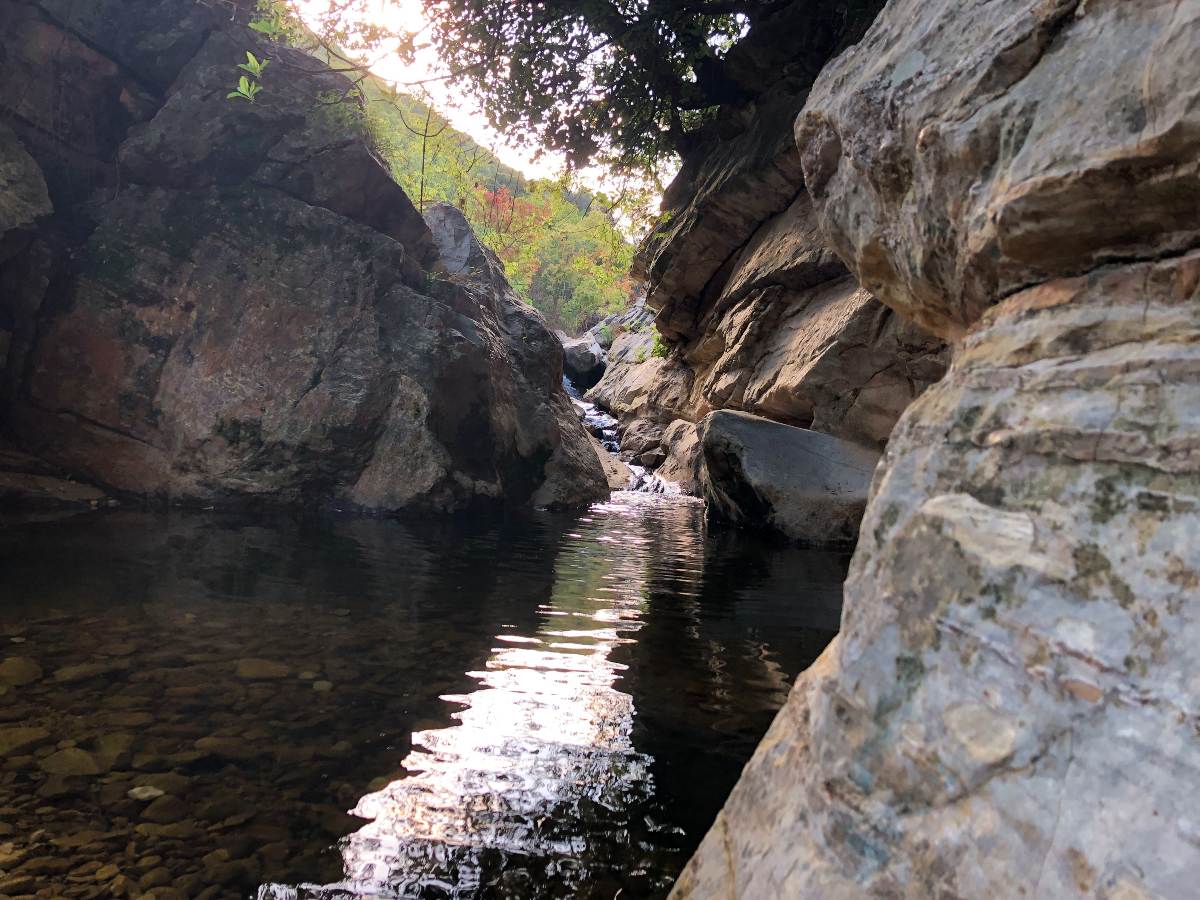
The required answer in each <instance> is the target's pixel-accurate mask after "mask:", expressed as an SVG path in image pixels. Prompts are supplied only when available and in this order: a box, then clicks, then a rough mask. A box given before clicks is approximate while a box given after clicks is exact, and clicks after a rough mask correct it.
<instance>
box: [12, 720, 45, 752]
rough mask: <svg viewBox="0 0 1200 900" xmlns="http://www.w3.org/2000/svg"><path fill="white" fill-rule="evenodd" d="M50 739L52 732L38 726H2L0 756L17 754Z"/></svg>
mask: <svg viewBox="0 0 1200 900" xmlns="http://www.w3.org/2000/svg"><path fill="white" fill-rule="evenodd" d="M49 739H50V732H49V731H47V730H46V729H44V728H38V727H37V726H19V727H14V728H0V756H16V755H18V754H20V753H22V752H23V751H26V750H31V749H33V748H34V747H37V746H38V745H39V744H42V743H44V742H45V741H48V740H49Z"/></svg>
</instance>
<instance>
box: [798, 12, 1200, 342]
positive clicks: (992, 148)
mask: <svg viewBox="0 0 1200 900" xmlns="http://www.w3.org/2000/svg"><path fill="white" fill-rule="evenodd" d="M1194 13H1195V2H1194V0H1184V2H1181V3H1171V2H1163V0H1152V2H1148V3H1124V2H1120V0H1102V2H1098V3H1093V2H1088V3H1082V2H1080V0H1004V2H1000V3H997V2H993V0H934V2H927V0H892V2H891V3H890V4H889V5H888V7H887V10H886V12H885V13H884V14H883V15H882V16H881V17H880V19H879V21H878V22H877V24H876V25H875V26H874V27H873V28H872V29H871V30H870V31H869V32H868V33H867V35H866V37H865V38H864V40H863V41H862V43H860V44H859V45H858V46H857V47H856V48H855V49H854V51H853V52H852V53H850V54H847V55H846V56H843V57H842V58H841V59H839V60H838V62H837V63H836V64H835V65H833V66H830V67H829V69H828V70H826V72H825V73H823V74H822V76H821V78H820V80H819V81H818V82H817V84H816V86H815V87H814V89H813V92H812V95H811V97H810V98H809V102H808V105H807V107H806V110H805V113H804V115H802V116H801V117H800V118H799V119H798V120H797V122H796V132H797V140H798V142H799V145H800V146H801V148H802V149H803V154H802V156H803V166H804V174H805V178H806V183H807V185H808V190H809V192H810V194H811V195H812V197H813V199H814V202H815V204H816V207H817V209H818V211H819V214H820V221H821V225H822V228H823V230H824V231H825V233H826V234H827V235H828V237H829V239H830V241H831V242H832V245H833V247H834V249H835V250H836V251H837V252H838V254H839V256H841V257H842V258H843V259H844V260H845V261H846V262H847V263H848V264H849V265H850V268H851V270H852V271H853V272H854V274H855V275H856V276H857V277H858V279H859V281H860V282H861V283H862V285H863V287H865V288H866V289H867V290H870V291H872V292H873V293H875V295H876V296H878V297H879V298H880V299H882V300H883V301H884V302H885V303H887V304H888V305H889V306H890V307H892V308H893V309H897V310H899V311H901V312H903V313H904V314H905V315H907V316H909V317H911V318H913V319H915V320H916V321H917V322H919V323H921V324H923V325H924V326H925V327H927V328H929V329H930V330H932V331H934V332H936V333H938V334H941V335H943V336H945V337H950V338H954V337H958V336H961V335H962V334H963V332H964V331H965V330H966V329H967V328H968V327H969V326H970V325H971V324H972V323H973V322H974V321H976V320H977V319H978V318H979V316H980V315H981V314H982V312H983V310H984V309H986V308H987V307H988V306H990V305H991V304H993V303H996V302H998V301H999V300H1000V299H1002V298H1004V297H1006V296H1008V295H1010V294H1012V293H1014V292H1015V291H1018V290H1021V289H1022V288H1024V287H1027V286H1028V285H1030V284H1036V283H1039V282H1042V281H1046V280H1048V279H1051V278H1056V277H1062V276H1070V275H1077V274H1081V273H1084V272H1087V271H1090V270H1091V269H1094V268H1095V267H1097V266H1098V265H1102V264H1104V263H1106V262H1108V261H1110V260H1117V259H1136V258H1141V257H1147V256H1152V255H1160V254H1163V253H1178V252H1179V251H1181V250H1183V249H1185V248H1187V247H1190V246H1194V245H1195V244H1196V242H1197V241H1198V240H1200V220H1198V219H1197V217H1196V215H1195V210H1196V209H1197V207H1198V206H1200V160H1198V159H1197V156H1196V153H1195V147H1196V136H1195V130H1196V127H1197V115H1198V114H1197V108H1198V105H1200V104H1198V102H1197V100H1198V98H1200V81H1198V80H1197V78H1196V65H1195V60H1196V47H1197V37H1196V32H1197V28H1200V25H1197V22H1196V17H1195V15H1194ZM951 22H953V23H954V27H949V23H951Z"/></svg>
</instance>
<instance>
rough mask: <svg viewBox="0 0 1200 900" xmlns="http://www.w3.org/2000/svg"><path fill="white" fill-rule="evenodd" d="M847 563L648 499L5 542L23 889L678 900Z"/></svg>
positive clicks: (3, 776)
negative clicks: (682, 877) (696, 853)
mask: <svg viewBox="0 0 1200 900" xmlns="http://www.w3.org/2000/svg"><path fill="white" fill-rule="evenodd" d="M845 565H846V559H845V558H844V557H841V556H838V555H830V554H826V553H818V552H813V551H804V550H798V549H794V548H786V547H779V546H776V545H770V544H765V543H760V542H759V541H757V540H756V539H753V538H751V537H749V536H746V535H743V534H739V533H736V532H723V533H709V531H708V529H707V528H706V526H705V523H704V521H703V513H702V510H701V508H700V507H699V506H698V505H696V504H693V503H690V502H688V501H685V500H680V499H677V498H676V499H664V498H661V497H656V496H653V495H647V494H617V495H615V496H614V499H613V501H612V502H610V503H606V504H601V505H598V506H596V507H594V508H593V509H592V510H591V511H590V512H589V513H587V514H584V515H551V514H545V515H538V516H531V517H528V518H521V519H509V520H507V521H501V520H496V519H475V520H473V521H471V522H463V521H450V520H430V521H426V522H419V523H412V522H394V521H379V520H356V519H340V520H289V519H279V520H271V521H268V522H264V521H261V520H258V521H245V520H240V519H232V518H227V517H218V516H213V515H207V516H205V515H182V514H174V515H171V516H168V517H155V516H151V515H147V514H133V513H117V514H109V515H106V516H102V517H99V518H89V519H76V520H69V521H66V522H60V523H43V524H40V525H38V524H32V525H31V524H28V523H26V524H22V525H20V526H16V525H12V524H9V525H6V526H4V527H3V528H0V600H2V603H0V655H3V656H4V657H5V660H6V661H5V662H3V663H0V692H2V693H0V823H10V824H11V827H10V828H8V829H5V828H4V825H3V824H0V871H3V872H5V873H6V874H3V875H0V894H3V893H6V892H8V893H20V892H23V891H25V890H36V889H38V888H44V887H49V888H54V889H56V890H60V891H62V892H63V895H65V896H108V895H109V893H110V892H111V887H110V886H111V883H112V882H113V880H114V879H121V878H124V879H128V880H129V881H130V882H131V883H132V884H135V885H138V884H142V885H147V887H146V889H156V890H159V891H162V892H163V893H162V894H161V896H162V897H168V896H186V897H199V896H208V897H234V896H244V897H253V896H260V897H263V898H335V897H336V898H343V897H471V898H474V897H497V896H499V897H584V898H590V897H597V898H599V897H604V898H612V897H616V896H618V894H619V896H621V897H623V898H630V897H639V898H640V897H661V896H665V894H666V892H667V891H668V890H669V887H670V884H671V882H672V880H673V879H674V877H675V875H676V874H677V873H678V871H679V869H680V868H681V867H682V866H683V864H684V863H685V862H686V860H687V857H688V856H689V855H690V853H691V851H692V850H693V849H694V847H695V846H696V845H697V844H698V842H699V840H700V838H701V837H702V836H703V833H704V830H705V829H706V828H707V826H708V825H709V824H710V823H711V821H712V819H713V817H714V816H715V815H716V812H717V810H718V809H719V808H720V806H721V803H722V802H723V800H724V798H725V796H726V795H727V794H728V791H729V790H730V788H731V787H732V785H733V783H734V781H735V780H736V778H737V775H738V772H739V771H740V769H741V766H742V765H743V764H744V763H745V761H746V760H747V759H748V758H749V756H750V754H751V753H752V751H753V748H754V745H755V743H756V742H757V740H758V738H759V737H760V736H761V734H762V733H763V732H764V731H765V730H766V728H767V726H768V724H769V723H770V720H771V717H772V716H773V714H774V712H775V710H776V709H778V707H779V706H780V705H781V704H782V702H783V700H784V697H785V696H786V692H787V688H788V686H789V684H790V683H791V681H792V679H793V678H794V676H795V675H796V674H797V673H798V672H799V671H800V670H801V669H802V668H803V667H804V666H806V665H807V664H808V663H809V662H810V661H811V660H812V659H813V658H815V656H816V655H817V654H818V653H819V652H820V651H821V649H823V647H824V645H825V644H826V642H827V641H828V640H829V638H830V637H832V634H833V630H834V629H835V628H836V627H837V618H838V606H839V602H840V584H841V581H842V578H843V577H844V573H845ZM13 660H17V662H13ZM34 676H36V677H34ZM18 730H20V731H18ZM22 735H23V737H22ZM6 854H7V855H6ZM14 878H15V879H26V880H27V883H22V884H17V886H16V888H12V887H11V885H10V886H7V887H6V879H14ZM160 885H161V886H160ZM88 890H98V891H100V893H96V894H89V893H87V891H88ZM171 890H174V891H175V892H176V893H173V894H172V893H169V891H171ZM72 892H74V893H72ZM206 892H208V893H206ZM56 895H57V894H56Z"/></svg>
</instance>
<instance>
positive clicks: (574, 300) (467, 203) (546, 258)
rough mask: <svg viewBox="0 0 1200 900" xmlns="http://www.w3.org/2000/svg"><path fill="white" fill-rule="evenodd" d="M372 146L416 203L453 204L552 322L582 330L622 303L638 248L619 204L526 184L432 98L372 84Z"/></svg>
mask: <svg viewBox="0 0 1200 900" xmlns="http://www.w3.org/2000/svg"><path fill="white" fill-rule="evenodd" d="M364 95H365V96H366V98H367V103H366V124H367V127H368V129H369V131H370V135H371V140H372V143H373V144H374V145H375V147H376V149H377V150H379V152H380V154H381V155H382V156H383V157H384V158H385V159H386V160H387V162H388V164H389V165H390V166H391V169H392V174H393V176H394V177H395V178H396V180H397V181H398V182H399V183H400V185H401V186H402V187H403V188H404V189H405V191H406V193H408V194H409V196H411V197H412V198H413V200H414V201H418V202H420V201H421V200H423V202H424V204H425V205H426V206H428V205H429V204H430V203H452V204H454V205H456V206H458V207H459V208H460V209H462V210H463V212H464V213H465V214H466V216H467V219H468V221H470V222H471V225H472V227H474V229H475V231H476V233H477V234H478V236H479V238H480V240H481V241H483V243H484V244H486V245H487V246H488V247H490V248H491V249H492V250H493V251H494V252H495V253H496V255H497V256H499V257H500V259H501V260H502V261H503V262H504V267H505V272H506V274H507V275H508V279H509V281H510V282H511V283H512V285H513V287H514V288H516V290H517V292H518V293H520V294H521V295H522V297H523V298H524V299H525V300H526V301H527V302H528V303H531V304H532V305H533V306H535V307H536V308H537V309H539V310H541V312H542V313H543V314H544V315H545V316H546V319H547V321H548V322H549V323H550V325H551V326H553V327H555V328H560V329H562V330H564V331H568V332H576V331H579V330H580V329H581V328H582V327H583V326H584V325H585V324H587V323H589V322H591V321H594V320H595V319H596V318H598V317H601V316H604V315H607V314H608V313H610V312H614V311H617V310H620V309H623V308H624V307H625V306H626V305H627V303H628V301H629V296H630V293H631V291H632V289H633V281H632V279H631V278H630V276H629V270H630V267H631V264H632V262H633V253H634V247H633V244H632V243H631V241H630V240H629V238H628V236H627V235H626V234H625V232H624V230H623V229H622V227H621V226H620V225H619V224H618V222H617V221H616V218H615V216H614V213H613V212H612V209H611V205H610V201H608V200H607V199H606V198H604V197H601V196H597V195H595V194H592V193H590V192H588V191H584V190H581V189H580V188H579V187H578V186H577V185H575V184H573V183H572V181H571V180H570V178H569V177H567V176H563V177H562V178H560V179H558V180H554V181H551V180H538V181H527V180H526V179H525V178H524V177H523V176H522V175H521V174H520V173H519V172H517V171H516V170H515V169H512V168H510V167H508V166H505V165H504V164H503V163H501V162H500V160H498V159H497V158H496V157H495V156H494V155H493V154H492V153H490V152H489V151H488V150H486V149H485V148H483V147H481V146H480V145H479V144H477V143H476V142H475V141H474V140H472V139H471V138H470V137H469V136H468V135H465V134H463V133H462V132H460V131H456V130H455V129H454V128H453V127H451V126H450V125H449V123H447V122H446V120H445V119H444V118H442V117H441V116H440V115H439V114H438V113H437V112H436V111H435V110H434V109H433V108H432V106H431V105H429V104H428V103H425V102H422V101H420V100H417V99H416V98H413V97H409V96H406V95H404V94H399V95H395V96H390V95H385V94H384V92H383V89H382V88H381V86H380V85H379V83H378V82H376V81H375V80H373V79H369V80H368V81H367V82H365V83H364Z"/></svg>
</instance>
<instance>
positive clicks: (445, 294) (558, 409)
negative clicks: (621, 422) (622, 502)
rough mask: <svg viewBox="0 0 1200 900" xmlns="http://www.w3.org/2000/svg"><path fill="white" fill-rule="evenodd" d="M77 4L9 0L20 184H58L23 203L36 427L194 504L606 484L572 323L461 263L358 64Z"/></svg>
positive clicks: (11, 335)
mask: <svg viewBox="0 0 1200 900" xmlns="http://www.w3.org/2000/svg"><path fill="white" fill-rule="evenodd" d="M79 6H80V5H79V4H69V3H58V2H55V0H44V2H41V0H39V2H36V3H35V2H27V0H0V20H2V21H4V22H5V23H6V28H5V31H4V33H3V35H0V113H3V115H4V119H5V121H6V122H7V123H8V124H9V125H10V126H11V128H12V131H13V134H15V136H16V139H17V141H19V145H18V147H17V150H20V151H21V153H24V154H26V155H25V156H21V155H19V154H18V153H16V152H15V151H13V150H12V148H11V146H10V145H11V144H12V143H13V142H12V141H11V140H9V139H8V138H7V137H6V135H7V132H4V134H0V145H2V146H0V180H2V181H7V180H9V179H10V178H11V177H12V175H11V173H13V172H18V173H19V172H20V171H23V170H24V169H28V168H29V166H30V165H33V166H34V168H35V169H37V170H40V173H35V174H40V176H42V177H44V182H45V188H44V189H43V192H42V193H43V195H45V196H47V197H48V200H49V201H50V202H52V203H53V207H54V215H46V213H47V212H48V209H46V208H44V207H45V206H46V203H45V202H43V204H42V206H41V207H39V206H38V205H37V204H36V203H31V202H29V201H26V202H24V203H22V204H20V205H19V206H18V205H16V204H13V203H8V204H7V205H6V206H5V208H4V210H0V212H8V213H9V214H8V215H0V228H4V229H6V230H9V234H8V235H4V236H0V419H3V423H2V424H3V425H4V426H5V427H6V428H7V430H8V431H10V432H11V433H12V435H13V436H14V437H15V438H16V440H17V442H18V443H19V444H20V445H22V446H23V447H24V449H26V450H29V451H32V452H34V453H36V454H37V455H38V456H40V457H42V458H43V459H45V460H47V461H49V462H51V463H53V464H54V465H56V466H57V467H59V468H61V469H64V470H66V471H67V472H70V473H72V474H75V475H78V476H80V477H82V478H84V479H87V480H90V481H92V482H95V483H97V484H99V485H102V486H104V487H106V488H109V489H112V490H113V491H116V492H118V493H125V494H139V495H153V496H156V497H160V498H164V499H168V500H171V501H178V502H206V503H207V502H211V501H214V500H218V501H220V500H234V499H237V500H240V499H244V498H248V497H254V498H266V499H269V500H271V501H283V502H315V503H322V504H325V503H328V504H336V505H337V506H338V507H339V508H344V507H358V508H362V509H368V510H379V511H390V510H400V509H409V508H434V509H446V510H449V509H457V508H461V507H464V506H466V505H469V504H471V503H474V502H477V501H481V500H482V501H494V502H502V503H508V504H512V505H521V504H537V505H554V504H564V505H574V504H582V503H586V502H589V501H591V500H593V499H596V498H598V497H600V496H602V495H603V494H605V493H606V490H607V489H606V485H605V479H604V474H603V472H602V470H601V468H600V463H599V460H598V459H597V458H596V453H595V451H594V450H593V448H592V446H591V444H590V443H589V441H588V438H587V435H586V433H585V432H584V431H583V429H582V427H581V426H580V424H579V423H578V422H577V421H576V420H575V418H574V416H573V415H572V414H571V407H570V402H569V400H568V399H567V397H566V395H565V393H564V392H563V390H562V387H561V379H562V351H561V349H560V348H559V345H558V342H557V341H556V339H555V338H554V337H553V335H552V334H551V333H550V332H549V330H548V329H547V328H546V327H545V324H544V323H543V322H542V320H541V319H540V317H539V316H538V315H537V313H535V312H534V311H533V310H531V309H530V308H528V307H526V306H525V305H524V304H522V303H521V302H520V301H519V299H518V298H517V296H516V295H515V293H514V292H513V291H512V290H511V288H510V287H509V286H508V284H507V282H505V280H504V278H503V274H502V271H501V270H500V269H499V267H498V265H493V263H494V261H491V260H489V261H486V262H485V263H484V264H481V265H480V266H477V267H476V269H473V270H472V271H470V272H456V273H450V272H449V271H448V268H447V266H446V265H445V264H443V262H442V261H441V259H440V254H439V247H438V246H437V245H436V244H435V237H436V235H435V234H434V233H433V232H432V231H431V228H430V225H429V224H427V223H426V221H425V220H424V219H423V217H422V216H421V214H420V213H419V212H418V211H417V210H416V209H415V208H414V206H413V204H412V203H411V202H410V201H409V199H408V197H407V196H406V195H405V194H404V192H403V191H402V190H401V188H400V187H399V186H398V185H397V184H396V183H395V182H394V181H393V180H392V178H391V176H390V175H389V173H388V171H387V168H386V166H385V165H384V164H383V163H382V162H380V160H379V159H378V158H377V157H376V156H375V154H374V152H373V150H372V147H371V146H370V143H369V140H368V139H367V138H366V137H365V136H364V130H363V128H362V126H361V123H357V122H356V119H355V115H356V112H355V110H354V109H352V108H350V107H349V106H348V105H346V104H338V103H334V102H331V100H330V98H336V97H340V96H344V95H346V94H347V92H348V88H349V81H348V80H347V79H346V78H345V77H344V76H342V75H340V74H337V73H334V72H332V71H330V70H329V69H328V68H327V67H326V66H324V65H323V64H321V63H319V62H318V61H316V60H314V59H311V58H309V57H307V56H305V55H304V54H301V53H299V52H297V51H292V50H289V49H288V48H285V47H282V46H274V45H272V46H265V45H263V44H261V42H260V39H259V38H258V37H257V36H256V35H254V34H253V33H252V32H250V31H249V30H247V29H244V28H242V27H240V26H239V25H238V24H236V22H231V21H229V14H228V11H226V12H225V13H223V14H220V15H218V14H217V13H216V12H215V11H213V10H212V9H208V8H206V7H204V6H201V5H198V4H195V3H193V2H190V0H171V2H169V3H160V4H148V3H145V2H141V0H138V2H135V3H132V4H117V3H112V2H104V3H100V4H95V5H94V6H95V7H97V8H92V7H89V8H88V9H87V10H82V9H77V8H76V7H79ZM247 49H253V50H254V51H255V52H256V55H257V56H258V57H259V58H266V57H270V58H271V60H272V62H271V66H270V68H268V69H267V71H266V73H265V74H264V76H263V82H262V84H263V92H262V94H261V95H260V96H259V98H258V99H257V100H256V101H255V103H253V104H248V103H244V102H233V101H231V100H229V99H227V98H226V94H227V93H228V90H229V85H230V83H231V80H234V81H235V80H236V78H235V76H236V74H237V69H236V64H237V63H238V62H239V61H242V60H244V59H245V52H246V50H247ZM64 98H70V99H64ZM5 163H7V164H5ZM22 166H23V167H24V169H22V168H21V167H22ZM26 193H27V195H28V196H29V197H30V198H32V199H34V200H36V199H37V194H36V192H35V191H33V190H32V188H31V189H30V190H29V191H27V192H26ZM9 207H13V208H15V210H16V211H15V212H13V211H12V210H10V209H9ZM25 210H32V211H34V212H36V213H37V214H38V215H39V216H40V218H38V219H37V222H36V227H35V226H34V225H31V224H30V223H29V221H27V220H28V219H30V218H31V216H30V215H29V214H27V213H26V212H24V211H25ZM10 220H11V222H10ZM434 224H435V226H436V227H438V228H443V227H444V228H452V227H454V224H455V223H451V222H450V221H449V219H448V217H447V216H445V215H442V216H440V217H436V221H434ZM16 225H20V226H21V227H20V229H16V230H12V229H14V227H15V226H16ZM18 232H19V233H18ZM14 235H15V237H14ZM17 238H19V240H20V243H19V245H17V244H14V243H13V242H14V240H16V239H17ZM467 238H468V241H467V243H468V245H469V246H467V249H468V251H469V252H472V253H476V255H478V256H479V257H480V259H483V258H484V256H485V255H486V254H484V253H483V251H482V248H479V247H477V245H476V244H473V243H472V242H474V237H473V235H470V234H469V229H468V235H467ZM460 243H461V241H460ZM477 270H478V271H477Z"/></svg>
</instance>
